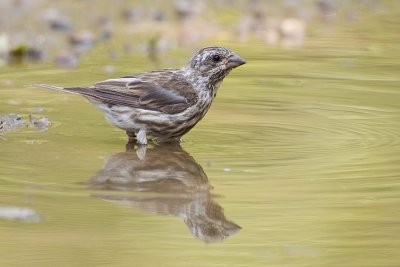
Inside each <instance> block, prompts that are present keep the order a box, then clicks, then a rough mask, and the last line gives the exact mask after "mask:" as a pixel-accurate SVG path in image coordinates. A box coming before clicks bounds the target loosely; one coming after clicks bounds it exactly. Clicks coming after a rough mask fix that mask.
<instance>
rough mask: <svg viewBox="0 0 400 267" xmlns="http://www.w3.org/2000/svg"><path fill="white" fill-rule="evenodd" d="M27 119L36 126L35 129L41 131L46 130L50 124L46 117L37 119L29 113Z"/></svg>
mask: <svg viewBox="0 0 400 267" xmlns="http://www.w3.org/2000/svg"><path fill="white" fill-rule="evenodd" d="M29 121H30V122H31V123H32V125H33V126H34V127H36V129H38V130H39V131H42V132H46V131H47V130H49V127H50V126H51V121H50V120H49V119H48V118H46V117H43V118H40V119H38V118H35V117H33V116H32V115H29Z"/></svg>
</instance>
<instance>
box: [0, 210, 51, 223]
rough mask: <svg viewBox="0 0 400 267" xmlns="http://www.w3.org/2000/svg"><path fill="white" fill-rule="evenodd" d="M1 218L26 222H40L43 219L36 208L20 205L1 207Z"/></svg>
mask: <svg viewBox="0 0 400 267" xmlns="http://www.w3.org/2000/svg"><path fill="white" fill-rule="evenodd" d="M0 219H2V220H7V221H21V222H25V223H39V222H41V221H42V220H43V218H42V216H40V215H39V214H38V213H37V212H36V211H35V210H33V209H30V208H20V207H0Z"/></svg>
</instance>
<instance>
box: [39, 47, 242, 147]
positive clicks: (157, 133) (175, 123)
mask: <svg viewBox="0 0 400 267" xmlns="http://www.w3.org/2000/svg"><path fill="white" fill-rule="evenodd" d="M244 63H245V61H244V60H243V59H241V58H240V57H238V56H237V55H236V54H235V53H233V52H232V51H231V50H229V49H227V48H223V47H207V48H203V49H202V50H200V51H199V52H198V53H197V54H196V55H195V56H194V57H193V58H192V59H191V60H190V62H189V64H188V66H186V67H184V68H181V69H173V70H158V71H152V72H146V73H141V74H137V75H134V76H128V77H122V78H117V79H109V80H106V81H102V82H99V83H97V84H95V85H93V86H91V87H88V88H80V87H76V88H62V87H57V86H52V85H45V84H39V85H37V86H39V87H44V88H48V89H54V90H59V91H64V92H69V93H74V94H79V95H83V96H85V97H86V98H87V99H89V101H90V102H92V103H93V104H94V105H95V106H96V107H98V108H99V109H100V110H101V111H103V113H104V114H105V117H106V119H107V120H108V121H109V122H110V123H111V124H113V125H115V126H117V127H119V128H121V129H123V130H125V131H127V134H128V136H129V137H132V138H133V137H134V138H136V140H137V142H138V143H139V144H147V136H148V135H149V136H153V137H157V138H159V140H160V141H168V140H171V139H176V138H180V137H181V136H182V135H184V134H186V133H187V132H188V131H189V130H190V129H192V128H193V126H194V125H196V123H197V122H199V121H200V120H201V119H202V118H203V117H204V115H205V114H206V112H207V111H208V109H209V107H210V105H211V103H212V100H213V99H214V97H215V96H216V93H217V90H218V88H219V86H220V84H221V82H222V80H223V79H224V78H225V77H226V76H227V75H228V74H229V72H230V71H231V70H232V69H233V68H235V67H238V66H240V65H242V64H244Z"/></svg>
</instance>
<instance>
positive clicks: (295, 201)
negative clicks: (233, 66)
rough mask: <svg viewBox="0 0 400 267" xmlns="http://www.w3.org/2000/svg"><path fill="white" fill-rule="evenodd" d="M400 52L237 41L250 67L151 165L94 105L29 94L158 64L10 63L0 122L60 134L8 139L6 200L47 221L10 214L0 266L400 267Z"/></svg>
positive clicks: (0, 143) (0, 200)
mask: <svg viewBox="0 0 400 267" xmlns="http://www.w3.org/2000/svg"><path fill="white" fill-rule="evenodd" d="M388 40H392V43H390V42H389V41H388ZM335 41H336V43H335ZM364 42H365V43H364ZM395 44H396V40H395V39H393V38H391V36H388V37H387V39H385V40H384V41H382V40H380V39H377V40H373V39H372V40H364V39H363V40H361V41H360V40H359V39H356V40H354V42H353V43H352V42H351V41H349V40H348V42H347V43H340V42H339V41H338V39H337V37H335V38H334V39H332V40H326V42H321V43H311V44H309V46H308V47H306V48H304V49H299V50H280V49H278V48H275V49H271V48H265V47H263V46H259V45H254V46H251V47H247V46H240V45H234V44H226V45H227V46H230V47H232V48H233V49H234V50H235V51H237V53H238V54H240V55H241V56H243V57H244V58H246V59H247V61H248V64H247V65H245V66H243V67H240V68H238V69H237V70H234V71H233V72H232V73H231V75H230V76H229V77H228V78H226V80H225V81H224V83H223V85H222V88H221V89H220V91H219V95H218V97H217V99H216V101H215V103H214V104H213V106H212V108H211V110H210V111H209V113H208V114H207V116H206V117H205V119H204V120H203V121H202V122H201V123H199V124H198V125H197V126H196V127H195V128H194V129H193V130H192V131H191V132H190V133H189V134H187V135H186V136H185V138H184V141H185V142H184V143H183V144H182V148H179V147H149V148H148V150H147V151H146V153H145V154H146V155H145V156H144V152H143V151H135V148H132V147H128V149H127V147H126V137H125V134H124V133H123V132H122V131H120V130H118V129H115V128H113V127H112V126H110V125H108V124H107V123H106V122H105V121H104V119H103V117H102V115H101V113H100V112H99V111H97V110H96V109H95V108H94V107H93V106H91V105H90V104H89V103H88V102H87V101H86V100H85V99H83V98H80V97H79V96H74V95H68V94H63V93H59V92H49V91H46V90H43V89H34V88H32V87H30V86H29V85H30V84H33V83H49V84H56V85H64V86H72V85H90V84H91V83H94V82H96V81H99V80H102V79H107V78H110V77H115V76H124V75H126V74H132V73H137V72H142V71H145V70H148V69H151V66H148V65H146V64H145V62H144V61H143V59H140V58H134V59H132V58H127V59H124V60H120V61H119V62H115V64H116V65H117V66H118V69H117V73H115V74H105V73H103V72H102V68H103V66H104V65H106V64H107V59H106V58H105V57H103V56H101V48H99V49H100V51H98V52H99V53H93V54H90V55H89V56H88V57H87V58H86V61H85V64H84V66H83V67H82V68H80V69H79V70H76V71H64V70H55V69H54V68H53V67H52V66H50V65H38V66H31V65H26V66H22V67H10V68H3V71H2V73H1V74H0V82H1V87H0V96H1V98H0V115H4V114H8V113H18V114H20V115H22V117H23V118H24V119H27V117H28V115H29V114H34V115H35V116H37V117H43V116H45V117H48V118H49V119H50V120H52V121H53V125H52V127H51V128H50V129H49V131H48V132H39V131H37V130H36V129H34V128H26V129H23V130H21V131H18V132H11V133H4V134H3V135H2V136H3V139H4V140H0V148H1V150H0V152H1V153H0V185H1V186H0V206H2V207H15V208H17V207H20V208H30V209H32V211H33V212H35V216H36V217H34V218H36V220H34V221H32V220H25V219H26V218H25V219H24V217H23V214H24V213H23V212H22V213H21V212H20V213H17V214H19V215H18V216H19V217H18V216H16V217H11V218H10V217H1V216H0V236H1V238H0V239H1V244H0V255H1V257H0V265H2V266H29V265H31V266H32V265H40V266H55V265H57V266H71V265H73V266H157V265H159V266H188V264H189V263H190V265H191V266H363V267H364V266H379V267H382V266H397V265H398V264H399V262H400V254H399V253H398V252H399V249H400V224H399V223H400V219H399V218H400V208H399V204H400V182H399V178H400V177H399V173H400V141H399V140H400V134H399V133H400V92H399V85H400V76H399V73H400V67H399V66H400V65H399V63H398V62H400V61H399V60H400V53H399V52H400V51H399V49H398V48H397V47H396V45H395ZM185 53H186V52H185ZM185 53H184V55H182V56H179V58H188V57H189V55H190V53H188V52H187V53H186V54H185ZM132 62H135V64H132ZM177 64H178V63H177ZM132 65H134V66H133V67H132ZM37 108H44V112H43V113H40V114H37V113H35V112H36V111H38V109H37ZM39 110H40V109H39ZM143 157H144V159H143ZM21 214H22V215H21ZM38 218H40V220H38Z"/></svg>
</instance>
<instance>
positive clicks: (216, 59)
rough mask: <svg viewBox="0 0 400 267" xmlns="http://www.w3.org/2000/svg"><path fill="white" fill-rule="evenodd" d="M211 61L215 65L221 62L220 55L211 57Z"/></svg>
mask: <svg viewBox="0 0 400 267" xmlns="http://www.w3.org/2000/svg"><path fill="white" fill-rule="evenodd" d="M212 61H214V62H215V63H217V62H220V61H221V56H220V55H213V56H212Z"/></svg>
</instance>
